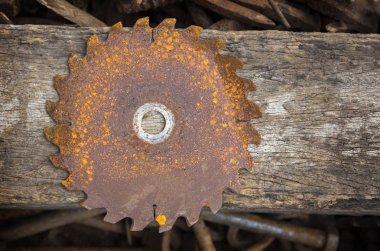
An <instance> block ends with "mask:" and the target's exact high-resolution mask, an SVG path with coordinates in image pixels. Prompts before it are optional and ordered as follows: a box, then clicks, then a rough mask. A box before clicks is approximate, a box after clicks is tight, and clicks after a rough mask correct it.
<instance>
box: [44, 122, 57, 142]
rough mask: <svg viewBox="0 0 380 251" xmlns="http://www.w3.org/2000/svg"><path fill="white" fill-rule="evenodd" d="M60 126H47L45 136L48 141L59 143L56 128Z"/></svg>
mask: <svg viewBox="0 0 380 251" xmlns="http://www.w3.org/2000/svg"><path fill="white" fill-rule="evenodd" d="M57 127H58V126H53V127H46V128H45V129H44V133H45V137H46V139H47V140H48V141H50V142H52V143H53V144H55V145H57V143H58V140H57V139H56V135H55V132H56V128H57Z"/></svg>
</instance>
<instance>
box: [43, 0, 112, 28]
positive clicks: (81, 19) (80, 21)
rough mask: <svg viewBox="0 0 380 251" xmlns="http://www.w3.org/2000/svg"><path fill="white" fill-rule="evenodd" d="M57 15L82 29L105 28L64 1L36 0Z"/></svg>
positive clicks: (100, 22)
mask: <svg viewBox="0 0 380 251" xmlns="http://www.w3.org/2000/svg"><path fill="white" fill-rule="evenodd" d="M37 1H38V2H39V3H40V4H42V5H44V6H46V7H47V8H48V9H51V10H52V11H54V12H55V13H57V14H58V15H60V16H62V17H64V18H65V19H67V20H70V21H71V22H73V23H75V24H77V25H79V26H82V27H106V26H107V25H106V24H105V23H103V22H102V21H100V20H99V19H97V18H96V17H94V16H91V15H90V14H88V13H87V12H85V11H83V10H81V9H79V8H77V7H75V6H74V5H72V4H70V3H68V2H66V1H65V0H37Z"/></svg>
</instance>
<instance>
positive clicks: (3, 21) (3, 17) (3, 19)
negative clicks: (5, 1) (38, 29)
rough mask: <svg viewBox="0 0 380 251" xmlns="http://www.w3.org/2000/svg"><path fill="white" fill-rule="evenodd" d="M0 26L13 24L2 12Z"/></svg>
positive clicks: (0, 13)
mask: <svg viewBox="0 0 380 251" xmlns="http://www.w3.org/2000/svg"><path fill="white" fill-rule="evenodd" d="M0 24H13V23H12V21H11V20H10V19H9V18H8V17H7V15H5V14H4V12H1V11H0Z"/></svg>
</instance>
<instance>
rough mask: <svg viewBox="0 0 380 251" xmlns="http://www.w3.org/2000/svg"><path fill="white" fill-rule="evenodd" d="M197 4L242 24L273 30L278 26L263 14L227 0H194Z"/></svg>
mask: <svg viewBox="0 0 380 251" xmlns="http://www.w3.org/2000/svg"><path fill="white" fill-rule="evenodd" d="M194 2H196V3H197V4H199V5H201V6H203V7H205V8H207V9H210V10H211V11H214V12H216V13H218V14H220V15H222V16H225V17H228V18H232V19H236V20H238V21H240V22H242V23H246V24H249V25H254V26H257V27H261V28H265V29H272V28H275V27H276V24H275V23H274V22H273V21H272V20H271V19H269V18H268V17H266V16H264V15H262V14H261V13H259V12H257V11H254V10H251V9H249V8H247V7H244V6H242V5H239V4H237V3H234V2H232V1H227V0H194Z"/></svg>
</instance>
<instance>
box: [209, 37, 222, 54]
mask: <svg viewBox="0 0 380 251" xmlns="http://www.w3.org/2000/svg"><path fill="white" fill-rule="evenodd" d="M206 43H207V44H208V46H209V47H210V48H211V49H212V51H214V54H215V55H219V50H220V49H223V48H224V47H225V43H224V41H223V40H221V39H208V40H206Z"/></svg>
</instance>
